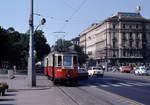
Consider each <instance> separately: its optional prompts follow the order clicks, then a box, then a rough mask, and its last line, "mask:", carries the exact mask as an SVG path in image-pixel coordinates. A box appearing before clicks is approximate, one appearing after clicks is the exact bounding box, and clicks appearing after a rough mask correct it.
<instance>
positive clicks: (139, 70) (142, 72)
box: [134, 66, 148, 75]
mask: <svg viewBox="0 0 150 105" xmlns="http://www.w3.org/2000/svg"><path fill="white" fill-rule="evenodd" d="M134 74H135V75H148V72H147V70H146V68H145V67H144V66H140V67H138V68H137V69H136V70H135V71H134Z"/></svg>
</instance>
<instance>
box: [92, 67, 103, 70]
mask: <svg viewBox="0 0 150 105" xmlns="http://www.w3.org/2000/svg"><path fill="white" fill-rule="evenodd" d="M93 70H102V68H100V67H94V68H93Z"/></svg>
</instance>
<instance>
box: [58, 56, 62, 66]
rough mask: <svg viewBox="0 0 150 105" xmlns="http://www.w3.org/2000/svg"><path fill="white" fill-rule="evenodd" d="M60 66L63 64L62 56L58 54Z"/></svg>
mask: <svg viewBox="0 0 150 105" xmlns="http://www.w3.org/2000/svg"><path fill="white" fill-rule="evenodd" d="M58 66H62V57H61V56H58Z"/></svg>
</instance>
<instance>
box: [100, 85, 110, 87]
mask: <svg viewBox="0 0 150 105" xmlns="http://www.w3.org/2000/svg"><path fill="white" fill-rule="evenodd" d="M99 86H101V87H109V86H108V85H99Z"/></svg>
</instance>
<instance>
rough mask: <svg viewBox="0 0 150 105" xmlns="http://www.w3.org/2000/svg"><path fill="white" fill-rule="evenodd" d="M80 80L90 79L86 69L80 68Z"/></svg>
mask: <svg viewBox="0 0 150 105" xmlns="http://www.w3.org/2000/svg"><path fill="white" fill-rule="evenodd" d="M78 78H79V80H87V79H88V71H87V69H85V68H78Z"/></svg>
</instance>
